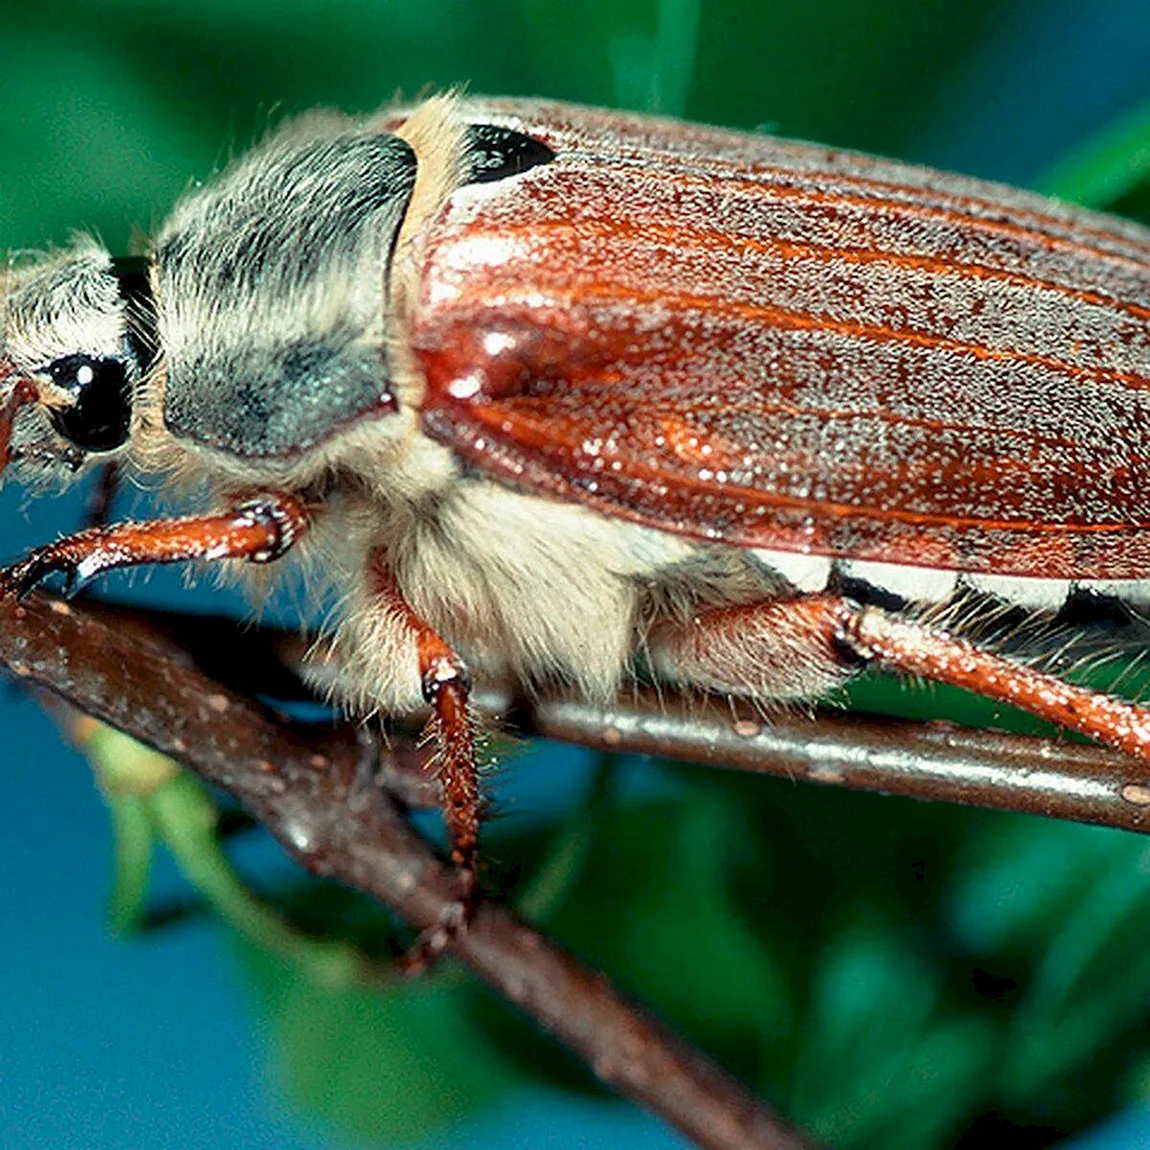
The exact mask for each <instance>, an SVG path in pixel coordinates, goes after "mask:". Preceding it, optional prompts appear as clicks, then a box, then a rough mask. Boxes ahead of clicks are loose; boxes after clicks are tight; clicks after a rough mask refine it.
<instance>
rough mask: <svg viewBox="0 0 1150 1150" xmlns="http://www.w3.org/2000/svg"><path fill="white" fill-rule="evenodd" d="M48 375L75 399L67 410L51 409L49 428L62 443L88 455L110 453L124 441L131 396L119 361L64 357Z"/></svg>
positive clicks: (88, 357)
mask: <svg viewBox="0 0 1150 1150" xmlns="http://www.w3.org/2000/svg"><path fill="white" fill-rule="evenodd" d="M48 374H49V375H51V377H52V382H53V383H55V385H56V386H57V387H59V388H62V389H63V390H64V391H68V392H71V393H72V395H74V396H75V397H76V402H75V403H74V404H73V405H72V406H71V407H57V408H52V409H51V416H52V424H53V426H54V427H55V428H56V430H57V431H58V432H59V433H60V434H61V435H62V436H63V437H64V438H65V439H70V440H71V441H72V442H73V443H74V444H76V446H77V447H83V448H86V449H87V450H88V451H111V450H112V448H114V447H119V446H120V444H121V443H123V442H124V441H125V440H126V439H127V438H128V430H129V428H130V427H131V422H132V392H131V387H130V385H129V383H128V373H127V370H126V369H125V367H124V364H123V363H122V362H121V361H120V360H118V359H97V358H96V357H95V356H91V355H66V356H64V358H63V359H58V360H56V361H55V362H53V363H52V364H51V365H50V366H49V368H48Z"/></svg>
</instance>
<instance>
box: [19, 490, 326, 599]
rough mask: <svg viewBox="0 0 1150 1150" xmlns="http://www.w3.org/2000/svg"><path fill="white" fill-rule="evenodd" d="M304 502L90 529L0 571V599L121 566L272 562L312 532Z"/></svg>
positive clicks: (271, 498) (271, 497)
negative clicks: (54, 578) (56, 576)
mask: <svg viewBox="0 0 1150 1150" xmlns="http://www.w3.org/2000/svg"><path fill="white" fill-rule="evenodd" d="M307 525H308V516H307V512H306V510H305V509H304V506H303V504H302V503H301V502H300V501H299V500H298V499H296V498H294V497H293V496H291V495H284V494H261V495H256V496H252V497H250V498H246V499H244V500H242V501H241V502H237V503H236V504H235V506H234V507H232V508H231V510H229V511H224V512H220V513H219V514H216V515H192V516H186V517H184V518H180V519H157V520H153V521H152V522H148V523H116V524H113V525H112V526H110V527H90V528H88V529H87V530H86V531H79V532H77V533H76V534H75V535H69V536H67V537H65V538H64V539H60V540H57V542H55V543H49V544H47V545H46V546H44V547H38V548H37V549H36V550H35V551H33V552H32V553H31V554H30V555H28V556H26V557H25V558H24V559H22V560H21V561H20V562H19V563H15V564H13V565H12V566H11V567H9V568H7V569H6V570H5V571H2V572H0V594H15V595H17V596H18V597H20V598H23V597H24V596H25V595H27V594H28V592H29V591H31V590H32V589H33V588H34V587H35V586H36V585H37V584H38V583H39V582H40V581H41V580H42V579H44V578H45V577H47V576H48V575H51V574H53V573H54V572H61V573H62V574H63V575H64V577H65V580H66V582H67V590H68V591H69V593H74V592H76V591H78V590H80V588H82V587H83V586H84V585H85V584H87V583H89V582H90V581H91V580H92V579H94V578H95V577H96V576H97V575H99V574H101V573H102V572H104V571H110V570H112V569H113V568H116V567H135V566H138V565H140V564H144V563H180V562H184V561H185V560H190V559H247V560H249V561H250V562H252V563H270V562H271V561H272V560H273V559H278V558H279V557H280V556H281V555H282V554H283V553H284V552H285V551H287V550H288V549H289V548H290V547H291V546H292V544H293V543H295V541H296V540H297V539H298V538H299V536H300V535H301V534H303V532H304V531H305V530H306V529H307Z"/></svg>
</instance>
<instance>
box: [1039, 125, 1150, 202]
mask: <svg viewBox="0 0 1150 1150" xmlns="http://www.w3.org/2000/svg"><path fill="white" fill-rule="evenodd" d="M1148 181H1150V103H1145V104H1143V105H1142V106H1141V107H1138V108H1135V109H1134V110H1133V111H1132V112H1130V113H1128V114H1127V115H1125V116H1123V117H1122V118H1121V119H1120V120H1118V121H1117V122H1115V123H1113V124H1111V125H1110V126H1109V127H1108V128H1105V129H1103V130H1102V131H1101V132H1099V133H1098V134H1097V135H1095V136H1094V137H1092V138H1091V139H1089V140H1086V141H1085V142H1084V143H1082V144H1081V145H1080V146H1079V147H1077V148H1075V149H1074V151H1072V152H1071V153H1070V154H1069V155H1067V156H1066V157H1064V158H1063V159H1062V160H1061V161H1060V162H1059V163H1058V164H1056V165H1055V166H1054V167H1053V168H1052V169H1051V170H1050V171H1049V172H1047V173H1046V175H1045V176H1044V177H1043V178H1042V179H1041V180H1040V181H1039V189H1040V190H1041V191H1044V192H1046V193H1047V194H1049V195H1052V196H1058V197H1060V198H1061V199H1064V200H1071V201H1073V202H1074V203H1078V204H1084V205H1085V206H1086V207H1089V208H1109V207H1113V206H1114V205H1115V204H1117V203H1118V202H1119V201H1120V200H1122V199H1123V198H1124V197H1126V196H1128V195H1130V193H1131V192H1133V191H1134V190H1135V189H1136V188H1137V187H1139V186H1140V185H1142V184H1145V183H1147V182H1148Z"/></svg>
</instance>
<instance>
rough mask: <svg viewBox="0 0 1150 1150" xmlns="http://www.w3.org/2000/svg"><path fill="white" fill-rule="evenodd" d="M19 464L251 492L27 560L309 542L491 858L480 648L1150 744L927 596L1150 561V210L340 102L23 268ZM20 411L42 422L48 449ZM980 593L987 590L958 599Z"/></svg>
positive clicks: (576, 126)
mask: <svg viewBox="0 0 1150 1150" xmlns="http://www.w3.org/2000/svg"><path fill="white" fill-rule="evenodd" d="M2 306H3V334H2V341H0V378H2V381H3V382H2V384H0V387H2V389H3V390H2V391H0V397H2V398H3V400H4V407H3V412H4V415H3V423H4V426H3V437H4V452H5V457H7V455H8V454H9V453H10V456H11V460H12V461H13V463H14V465H15V466H16V468H17V469H18V470H19V471H21V472H23V473H25V474H27V475H30V476H33V477H35V476H46V477H49V478H66V477H68V476H69V475H71V474H74V473H77V472H80V471H82V470H84V468H85V467H87V466H88V465H89V464H91V463H92V462H94V461H101V460H110V459H114V460H120V461H122V462H123V463H124V464H125V465H126V466H129V467H134V468H137V469H143V470H146V471H157V472H162V473H165V474H167V475H169V476H172V477H173V478H175V479H177V480H181V481H188V482H193V483H198V484H199V485H200V486H201V488H202V489H204V490H205V491H206V492H207V493H210V496H211V498H213V499H214V500H215V501H216V503H217V504H218V506H219V507H220V508H221V510H219V511H218V512H216V513H213V514H207V515H197V516H193V517H186V518H180V519H168V520H161V521H156V522H149V523H124V524H119V525H115V526H111V527H98V528H93V529H90V530H88V531H84V532H81V533H79V534H77V535H74V536H71V537H70V538H67V539H64V540H61V541H60V542H57V543H54V544H50V545H48V546H45V547H42V548H40V549H38V550H36V551H35V552H33V553H32V554H31V555H30V556H29V557H28V558H26V559H25V560H23V561H22V562H20V563H18V564H16V565H15V566H14V567H11V568H9V569H8V571H7V572H6V574H5V576H4V580H5V582H4V586H5V588H6V589H7V590H8V591H9V592H14V593H18V594H23V593H25V592H27V591H28V590H29V589H30V588H32V587H33V586H34V585H36V584H37V583H38V582H39V581H40V580H41V579H42V578H44V577H45V576H46V575H48V574H49V573H51V572H63V573H64V574H65V575H66V576H67V577H68V578H69V580H70V581H73V582H74V583H77V584H82V583H84V582H87V581H88V580H90V579H91V578H92V577H93V576H95V575H97V574H98V573H99V572H101V571H104V570H106V569H109V568H112V567H123V566H129V565H134V564H142V563H160V562H175V561H183V560H195V559H199V560H206V559H224V558H231V559H246V560H249V561H252V562H255V563H267V562H270V561H272V560H278V559H279V558H280V557H281V556H283V555H285V553H288V552H291V553H292V554H295V555H303V556H306V557H308V558H309V559H310V560H311V567H312V568H313V570H314V571H316V572H317V573H318V575H319V576H320V577H321V579H322V580H324V581H325V582H326V583H327V584H328V585H329V586H330V587H332V588H334V589H335V591H336V592H337V593H338V594H339V595H340V597H341V600H342V618H341V621H340V622H339V624H338V628H337V629H336V630H335V632H334V635H333V636H332V638H331V643H330V648H329V650H328V658H329V660H330V664H331V667H332V668H334V676H335V682H336V687H335V693H336V695H337V697H338V699H339V700H340V701H341V702H343V703H344V704H346V705H347V706H349V707H350V708H352V709H354V710H357V711H360V712H366V711H373V710H382V711H385V712H386V711H397V710H409V709H412V708H413V707H415V706H417V705H419V704H422V703H424V702H426V703H429V704H430V705H431V708H432V713H433V722H434V724H435V727H436V734H437V737H438V740H439V745H440V748H441V760H442V780H443V791H444V804H445V810H446V819H447V824H448V829H449V835H450V845H451V853H452V858H453V860H454V862H455V863H456V865H457V866H458V867H459V869H460V874H461V876H462V877H461V889H462V893H463V897H464V899H466V897H468V896H469V894H470V891H471V890H472V889H473V884H474V875H475V867H476V852H477V842H478V832H479V823H480V813H481V796H480V788H479V784H478V780H477V773H476V765H475V752H474V737H473V720H472V718H471V716H470V715H469V710H468V698H469V676H468V668H469V667H472V668H475V669H476V670H481V671H483V672H501V673H506V672H509V673H511V674H513V675H514V676H516V677H517V678H518V679H519V680H520V681H521V682H522V683H523V684H524V685H525V686H526V687H528V688H530V686H531V685H532V684H539V683H540V682H542V681H547V680H553V679H558V680H563V681H568V682H570V683H572V684H574V685H576V686H577V687H578V688H579V689H580V690H581V691H583V692H585V693H586V694H587V695H588V696H590V697H594V698H603V697H606V696H609V695H610V694H612V693H613V692H614V691H615V690H616V688H617V687H618V685H619V683H620V681H621V679H622V678H623V677H624V676H627V675H631V674H634V673H641V674H647V675H651V676H654V677H655V678H656V679H660V680H663V681H670V682H675V683H679V684H683V685H687V686H692V687H700V688H704V689H707V690H710V691H718V692H725V693H728V694H732V695H740V696H749V697H752V698H754V699H757V700H763V701H767V700H809V699H814V698H817V697H818V696H820V695H822V694H824V693H826V692H827V691H829V690H830V689H832V688H834V687H836V686H838V685H839V684H841V683H843V682H844V681H845V680H847V679H848V678H849V677H850V676H851V675H853V674H854V673H855V672H856V671H857V670H858V669H859V668H860V667H863V666H865V665H867V664H878V665H881V666H885V667H887V668H891V669H893V670H895V671H900V672H906V673H912V674H917V675H922V676H925V677H927V678H930V679H935V680H939V681H942V682H947V683H952V684H957V685H960V686H963V687H967V688H970V689H971V690H974V691H976V692H980V693H982V694H984V695H988V696H990V697H992V698H995V699H999V700H1004V701H1007V702H1010V703H1013V704H1015V705H1017V706H1020V707H1022V708H1024V709H1026V710H1029V711H1032V712H1034V713H1035V714H1037V715H1040V716H1042V717H1044V718H1047V719H1050V720H1053V721H1054V722H1056V723H1058V724H1061V725H1062V726H1064V727H1068V728H1072V729H1074V730H1077V731H1080V732H1083V733H1085V734H1088V735H1090V736H1093V737H1094V738H1097V739H1100V740H1102V741H1104V742H1107V743H1110V744H1112V745H1114V746H1116V747H1119V748H1122V749H1124V750H1126V751H1128V752H1129V753H1131V754H1133V755H1137V756H1139V757H1140V758H1142V759H1144V760H1147V759H1150V710H1148V709H1147V708H1144V707H1142V706H1139V705H1136V704H1132V703H1126V702H1122V701H1119V700H1116V699H1114V698H1111V697H1109V696H1106V695H1102V694H1098V693H1094V692H1091V691H1089V690H1086V689H1083V688H1080V687H1075V686H1072V685H1069V684H1067V683H1065V682H1062V681H1061V680H1059V679H1058V678H1055V677H1052V676H1049V675H1046V674H1043V673H1040V672H1039V671H1036V670H1034V669H1032V668H1031V667H1028V666H1023V665H1021V664H1018V663H1014V662H1011V661H1008V660H1007V659H1006V658H1004V657H1003V656H1001V655H999V654H996V653H995V652H993V651H991V650H987V649H983V648H981V647H979V646H978V645H977V644H975V643H972V642H970V641H969V640H967V639H964V638H963V637H962V636H961V634H960V633H959V629H957V628H953V627H952V628H951V629H947V627H946V626H944V625H942V624H940V623H939V622H938V621H937V619H938V618H944V619H945V618H947V616H945V615H942V616H936V617H935V621H931V619H932V617H931V614H930V611H928V610H924V607H927V608H929V607H930V605H932V604H933V605H936V607H935V608H934V609H935V610H937V605H938V604H940V603H941V604H945V603H950V602H954V601H956V599H957V598H959V597H961V596H962V595H964V594H967V593H970V592H975V591H976V592H979V593H981V594H984V595H992V596H995V597H997V598H998V599H1000V600H1001V601H1003V602H1005V603H1008V604H1014V605H1017V606H1021V607H1025V608H1035V609H1039V610H1045V611H1052V610H1054V609H1056V608H1058V607H1059V605H1060V604H1061V603H1062V602H1063V601H1064V600H1065V599H1066V597H1067V596H1068V595H1069V594H1070V593H1071V592H1072V591H1075V590H1077V591H1079V592H1081V591H1084V590H1085V591H1087V592H1093V593H1097V594H1105V595H1109V596H1113V597H1116V598H1118V599H1120V600H1125V601H1137V600H1138V599H1139V598H1140V597H1143V596H1144V595H1145V594H1146V592H1147V590H1148V589H1150V530H1148V527H1150V233H1148V232H1147V231H1145V230H1144V229H1142V228H1140V227H1138V226H1136V225H1134V224H1131V223H1125V222H1122V221H1120V220H1117V219H1112V218H1108V217H1105V216H1100V215H1096V214H1092V213H1090V212H1086V211H1082V210H1078V209H1075V208H1072V207H1068V206H1065V205H1063V204H1059V203H1055V202H1052V201H1049V200H1046V199H1043V198H1040V197H1038V196H1035V195H1032V194H1029V193H1026V192H1022V191H1016V190H1012V189H1009V188H1005V187H1000V186H995V185H991V184H987V183H982V182H979V181H976V180H972V179H964V178H960V177H956V176H950V175H943V174H940V173H938V172H934V171H930V170H927V169H924V168H918V167H912V166H908V165H904V164H899V163H894V162H890V161H886V160H879V159H873V158H871V157H868V156H864V155H858V154H854V153H849V152H843V151H839V150H836V149H831V148H825V147H819V146H815V145H811V144H806V143H796V142H792V141H788V140H779V139H772V138H770V137H767V136H759V135H746V134H740V133H736V132H731V131H724V130H719V129H714V128H706V127H699V126H693V125H689V124H685V123H679V122H675V121H672V120H666V119H656V118H650V117H644V116H637V115H629V114H623V113H618V112H608V111H600V110H596V109H591V108H581V107H574V106H568V105H563V104H554V103H545V102H533V101H506V100H483V99H475V100H472V99H467V100H464V99H459V98H455V97H450V96H445V97H437V98H432V99H430V100H427V101H426V102H424V103H422V104H420V105H419V106H417V107H415V108H412V109H407V110H402V109H401V110H388V111H385V112H382V113H380V114H378V115H376V116H374V117H370V118H368V119H366V120H356V119H351V118H347V117H343V116H340V115H337V114H333V113H318V114H313V115H311V116H307V117H304V118H302V119H300V120H297V121H294V122H291V123H289V124H288V125H286V126H285V127H283V128H281V129H280V130H278V131H276V132H275V133H273V134H272V135H271V136H270V137H269V138H268V139H267V140H266V141H265V142H263V143H262V144H261V145H260V146H258V147H257V148H256V149H255V150H253V151H252V152H250V153H249V154H248V155H246V156H244V157H242V158H241V159H239V160H238V161H236V162H235V163H233V164H232V165H231V166H230V167H229V168H228V169H227V170H225V171H224V172H223V173H222V175H220V177H219V178H218V179H216V180H215V182H213V183H211V184H209V185H208V186H206V187H204V188H201V189H198V190H195V191H192V192H191V193H189V194H188V195H187V196H186V197H185V198H184V199H183V200H182V201H181V202H180V203H179V204H178V205H177V206H176V208H175V210H174V212H173V213H172V215H171V217H170V218H169V219H168V221H167V223H166V224H165V225H164V226H163V227H162V228H161V229H160V231H159V234H158V235H157V236H156V238H155V240H154V243H153V244H152V247H151V250H150V254H149V255H148V257H147V258H146V260H144V261H143V262H142V263H141V262H125V261H118V260H114V259H112V258H111V257H110V255H109V253H108V252H107V251H105V250H104V249H103V248H102V247H101V246H99V245H98V244H97V243H95V242H94V241H92V240H87V239H84V240H78V241H76V242H75V243H74V244H73V245H72V246H71V247H70V248H68V249H66V250H64V251H62V252H60V253H57V254H55V255H52V256H50V257H47V258H45V259H43V260H41V261H39V262H37V263H34V264H32V265H31V266H27V267H22V268H19V269H17V270H14V271H12V272H11V273H10V274H9V276H8V279H7V281H6V283H5V284H4V291H3V301H2ZM9 438H10V444H9V443H8V440H9ZM949 618H951V619H952V621H953V620H954V619H958V618H961V612H952V613H951V615H950V616H949Z"/></svg>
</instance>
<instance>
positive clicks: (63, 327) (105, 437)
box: [0, 239, 146, 481]
mask: <svg viewBox="0 0 1150 1150" xmlns="http://www.w3.org/2000/svg"><path fill="white" fill-rule="evenodd" d="M124 278H125V277H124V274H123V273H121V272H118V271H117V270H116V269H114V267H113V261H112V259H111V257H110V256H109V255H108V253H107V252H106V251H105V250H104V249H103V248H102V247H100V245H98V244H97V243H95V242H94V241H93V240H89V239H79V240H77V241H75V242H74V243H73V245H72V246H71V247H70V248H67V249H65V250H64V251H62V252H59V253H56V254H54V255H52V256H49V257H46V258H44V259H42V260H39V261H38V262H35V263H32V264H30V265H27V266H24V267H20V268H13V269H11V270H9V271H8V272H7V273H6V275H5V276H4V278H3V279H2V280H0V467H2V466H3V465H6V464H7V463H8V461H9V460H11V461H12V462H13V463H14V465H15V466H16V468H17V470H18V471H19V472H20V473H21V475H22V476H24V477H26V478H31V479H40V480H49V481H50V480H66V479H67V478H68V477H69V476H70V475H72V474H74V473H75V472H77V471H80V470H81V469H82V468H83V466H84V464H85V463H86V462H87V461H88V460H89V459H91V458H93V457H107V456H108V455H109V453H114V452H117V451H119V450H120V449H121V448H122V447H123V446H124V445H125V444H126V443H127V441H128V437H129V433H130V430H131V423H132V399H133V390H134V388H135V385H136V383H137V382H138V381H139V379H140V378H141V376H142V375H143V373H144V370H145V367H146V365H145V364H144V363H142V362H141V359H142V358H143V357H144V356H145V355H146V353H145V352H144V350H143V348H142V346H141V344H140V342H139V341H138V340H137V339H136V338H134V336H133V334H132V330H131V325H130V323H129V320H128V312H129V308H130V303H129V300H128V298H127V296H126V295H125V293H124V291H123V280H124Z"/></svg>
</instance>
